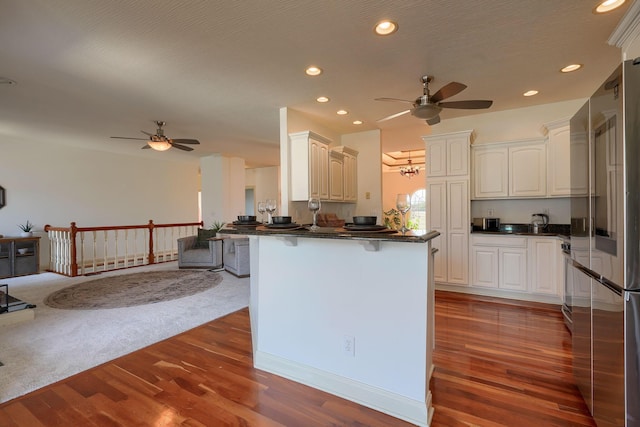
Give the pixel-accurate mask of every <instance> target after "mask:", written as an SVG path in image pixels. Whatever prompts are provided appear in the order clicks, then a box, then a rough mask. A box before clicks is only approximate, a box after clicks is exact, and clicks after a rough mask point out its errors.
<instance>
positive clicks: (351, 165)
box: [331, 145, 358, 202]
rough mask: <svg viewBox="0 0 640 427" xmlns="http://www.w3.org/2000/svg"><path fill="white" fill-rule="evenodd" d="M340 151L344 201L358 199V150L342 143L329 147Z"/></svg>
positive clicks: (355, 200)
mask: <svg viewBox="0 0 640 427" xmlns="http://www.w3.org/2000/svg"><path fill="white" fill-rule="evenodd" d="M331 150H332V151H336V152H338V153H342V155H343V156H344V158H343V179H344V199H343V200H344V201H345V202H357V201H358V152H357V151H356V150H354V149H352V148H349V147H345V146H343V145H341V146H338V147H334V148H332V149H331Z"/></svg>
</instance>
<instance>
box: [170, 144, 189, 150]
mask: <svg viewBox="0 0 640 427" xmlns="http://www.w3.org/2000/svg"><path fill="white" fill-rule="evenodd" d="M171 146H172V147H174V148H177V149H179V150H183V151H193V148H191V147H187V146H185V145H180V144H176V143H171Z"/></svg>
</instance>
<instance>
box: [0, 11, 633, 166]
mask: <svg viewBox="0 0 640 427" xmlns="http://www.w3.org/2000/svg"><path fill="white" fill-rule="evenodd" d="M630 2H631V0H628V1H627V3H630ZM595 3H596V0H561V1H551V0H526V1H525V0H466V1H465V0H218V1H213V0H209V1H207V0H200V1H197V0H189V1H178V0H136V1H104V0H60V1H50V0H19V1H18V0H16V1H3V2H2V13H0V76H2V77H7V78H10V79H13V80H15V81H16V82H17V84H16V85H13V86H9V85H0V138H2V139H3V140H5V141H7V140H8V141H16V142H20V141H39V142H41V143H43V144H54V143H64V144H70V145H76V146H82V147H86V148H90V149H97V150H107V151H116V152H122V153H134V152H135V154H136V155H137V154H139V155H145V156H159V155H163V156H205V155H209V154H211V153H223V154H226V155H233V156H239V157H243V158H245V159H246V161H247V164H248V165H253V166H266V165H274V164H278V162H279V157H278V145H279V123H278V121H279V108H280V107H285V106H286V107H290V108H293V109H297V110H300V111H303V112H306V113H308V114H310V115H312V116H314V117H315V118H316V120H318V121H319V122H321V123H323V124H324V125H326V126H329V127H330V128H332V129H335V130H336V131H338V132H340V133H352V132H357V131H361V130H370V129H375V128H380V129H382V130H383V132H385V131H391V130H392V129H394V128H396V129H397V128H401V127H406V126H413V125H415V123H416V120H418V119H416V118H414V117H412V116H410V115H405V116H403V117H400V118H398V119H394V120H390V121H386V122H381V123H379V124H376V122H375V120H376V119H379V118H382V117H384V116H387V115H389V114H392V113H395V112H398V111H401V110H403V109H405V104H401V103H398V104H396V103H391V102H380V101H374V100H373V99H374V98H378V97H393V98H402V99H409V100H412V99H414V98H416V97H417V96H419V95H421V92H422V85H421V83H420V77H421V76H422V75H424V74H430V75H433V76H434V81H433V83H432V85H431V89H432V93H433V92H435V91H436V90H437V89H439V88H440V87H441V86H443V85H445V84H447V83H449V82H450V81H458V82H461V83H464V84H466V85H467V86H468V88H467V89H466V90H464V91H463V92H461V93H460V94H458V95H456V96H455V97H452V98H449V99H448V100H450V101H456V100H465V99H492V100H494V104H493V106H492V107H491V110H476V111H473V110H451V109H447V110H444V111H443V112H442V113H441V118H442V120H443V121H444V120H447V119H448V118H453V117H459V116H461V115H468V114H474V113H477V112H487V111H499V110H506V109H513V108H520V107H525V106H531V105H537V104H546V103H551V102H558V101H563V100H570V99H578V98H584V97H587V96H588V95H590V94H591V93H592V92H593V90H594V89H595V88H596V87H597V86H598V84H599V83H600V82H601V80H603V79H604V78H605V77H606V76H607V75H608V74H609V72H610V71H611V70H612V69H613V67H614V66H615V64H616V63H618V62H619V61H620V58H621V56H620V51H619V49H617V48H615V47H612V46H609V45H608V44H607V39H608V38H609V36H610V35H611V33H612V32H613V30H614V29H615V27H616V25H617V24H618V22H619V21H620V19H621V18H622V16H623V14H624V12H625V11H626V9H627V8H628V5H625V6H623V8H622V9H621V10H617V11H614V12H611V13H609V14H606V15H600V16H596V15H594V14H593V13H592V12H591V10H592V8H593V6H594V5H595ZM383 18H390V19H393V20H395V21H397V22H398V23H399V25H400V29H399V31H398V32H397V33H396V34H394V35H392V36H390V37H386V38H383V37H380V36H376V35H375V34H373V26H374V24H375V23H376V22H377V21H379V20H380V19H383ZM575 62H578V63H582V64H584V65H585V66H584V69H582V70H580V71H578V72H576V73H571V74H567V75H564V74H561V73H559V72H558V70H559V69H560V68H561V67H562V66H564V65H567V64H569V63H575ZM312 64H313V65H317V66H320V67H322V68H323V69H324V73H323V74H322V75H321V76H319V77H315V78H310V77H307V76H306V75H305V74H304V69H305V68H306V67H307V66H309V65H312ZM532 88H534V89H537V90H539V91H540V94H539V95H537V96H535V97H531V98H524V97H523V96H522V93H523V92H524V91H526V90H528V89H532ZM319 95H326V96H329V97H330V98H331V102H330V103H328V104H318V103H316V102H315V98H316V97H317V96H319ZM340 108H344V109H347V110H348V111H349V112H350V114H349V115H347V116H337V115H336V114H335V111H336V110H338V109H340ZM355 119H360V120H363V121H364V124H363V125H360V126H355V125H353V124H352V123H351V122H352V121H353V120H355ZM153 120H164V121H166V122H167V126H166V134H167V135H169V136H170V137H172V138H196V139H199V140H200V141H201V143H202V145H200V146H196V150H195V151H193V152H192V153H184V152H182V151H179V150H170V151H169V152H165V153H158V152H153V151H152V150H144V151H142V150H139V148H140V147H141V146H142V145H144V141H122V140H115V139H110V138H109V137H110V136H132V137H137V136H139V137H144V135H143V134H142V133H140V131H141V130H145V131H148V132H154V131H155V125H154V123H153V122H152V121H153ZM424 126H426V124H425V125H424ZM436 126H437V125H436ZM383 149H384V147H383Z"/></svg>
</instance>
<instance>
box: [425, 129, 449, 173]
mask: <svg viewBox="0 0 640 427" xmlns="http://www.w3.org/2000/svg"><path fill="white" fill-rule="evenodd" d="M426 155H427V176H436V177H437V176H446V175H447V140H446V139H444V138H443V139H440V140H432V141H429V142H428V143H427V153H426Z"/></svg>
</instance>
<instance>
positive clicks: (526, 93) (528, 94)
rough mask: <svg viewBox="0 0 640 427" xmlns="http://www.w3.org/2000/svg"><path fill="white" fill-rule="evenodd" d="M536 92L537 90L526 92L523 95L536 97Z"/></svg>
mask: <svg viewBox="0 0 640 427" xmlns="http://www.w3.org/2000/svg"><path fill="white" fill-rule="evenodd" d="M537 94H538V91H537V90H528V91H526V92H525V93H523V95H524V96H533V95H537Z"/></svg>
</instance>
